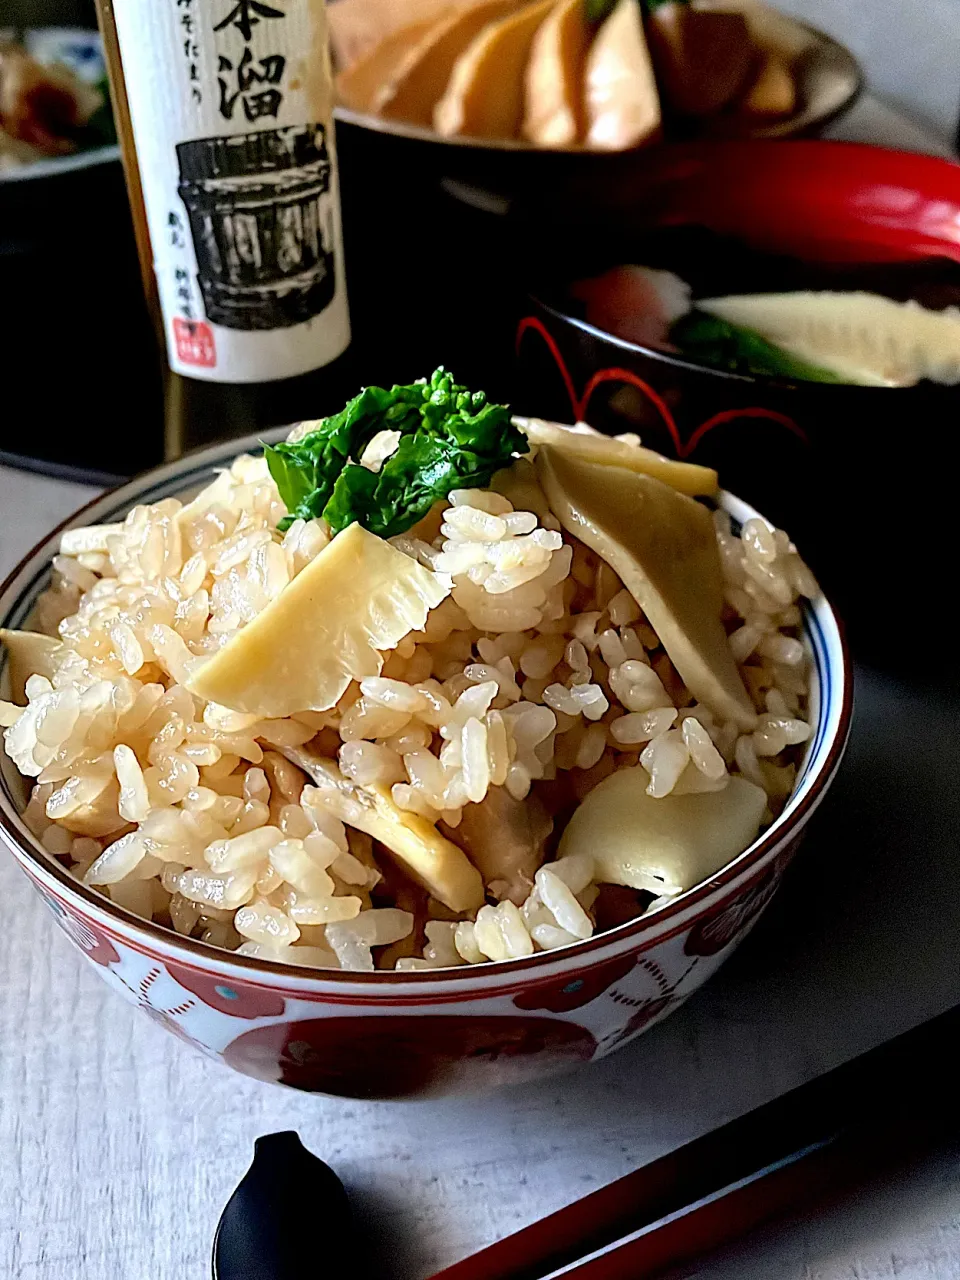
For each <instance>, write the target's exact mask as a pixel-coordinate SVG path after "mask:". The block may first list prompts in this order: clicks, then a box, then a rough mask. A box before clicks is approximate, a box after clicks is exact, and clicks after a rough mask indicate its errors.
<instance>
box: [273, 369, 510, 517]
mask: <svg viewBox="0 0 960 1280" xmlns="http://www.w3.org/2000/svg"><path fill="white" fill-rule="evenodd" d="M384 431H394V432H397V433H398V434H399V437H400V439H399V442H398V444H397V447H396V449H395V451H394V452H393V453H392V454H391V455H390V457H388V458H387V459H386V460H385V461H384V462H383V463H382V465H381V466H380V468H379V470H377V471H374V470H371V469H370V468H369V467H366V466H363V465H361V463H360V459H361V457H362V455H363V451H364V450H365V449H366V447H367V445H368V444H369V443H370V442H371V440H373V438H374V437H375V436H377V435H379V434H380V433H381V432H384ZM527 451H528V445H527V442H526V439H525V437H524V436H523V435H522V434H521V432H520V431H519V430H518V429H517V428H516V427H515V426H514V425H513V423H512V422H511V420H510V411H509V409H508V408H507V407H506V405H498V404H490V403H488V401H487V397H486V395H485V394H484V393H483V392H482V391H476V392H472V391H468V390H467V388H466V387H462V386H458V385H457V384H456V383H455V382H454V380H453V376H452V374H449V373H447V372H446V371H445V370H444V369H442V368H440V369H437V370H436V372H435V373H434V374H433V376H432V377H431V378H430V380H429V381H422V382H415V383H413V384H412V385H411V386H405V387H392V388H391V389H390V390H386V389H385V388H383V387H366V388H365V389H364V390H363V391H361V392H360V394H359V395H358V396H356V397H355V398H354V399H353V400H351V401H350V403H349V404H348V405H347V406H346V408H345V409H343V410H342V411H341V412H340V413H338V414H335V415H334V416H333V417H330V418H325V419H323V420H322V421H321V422H320V423H318V425H317V427H316V428H315V429H314V430H313V431H310V432H309V433H308V434H307V435H305V436H303V437H302V439H300V440H297V441H295V442H293V443H286V444H278V445H275V446H273V447H272V448H271V447H268V448H267V450H266V455H267V463H268V466H269V467H270V474H271V475H272V476H273V478H274V480H275V481H276V484H277V488H278V489H279V490H280V497H281V498H282V499H283V502H284V504H285V505H286V507H287V510H288V511H289V513H290V514H289V516H287V517H286V518H285V519H284V520H282V521H281V523H280V528H281V529H284V528H287V527H289V525H290V524H291V523H292V522H293V520H295V519H298V518H302V519H304V520H311V519H314V518H316V517H318V516H322V517H323V518H324V519H325V520H326V521H327V523H328V524H329V525H330V527H331V529H332V530H333V532H334V533H339V532H340V531H341V530H342V529H345V528H346V527H347V526H348V525H350V524H353V523H355V522H356V523H359V524H361V525H363V527H364V528H365V529H369V530H370V532H371V533H376V534H378V535H379V536H380V537H384V538H389V537H392V536H393V535H395V534H398V533H403V532H404V530H406V529H409V528H410V527H411V526H412V525H414V524H416V522H417V521H418V520H419V519H420V518H421V516H424V515H425V514H426V513H427V512H428V511H429V510H430V508H431V507H432V506H433V504H434V503H435V502H436V501H437V500H438V499H440V498H445V497H446V496H447V494H448V493H450V491H451V490H452V489H463V488H482V487H484V486H486V485H488V484H489V482H490V478H491V476H492V475H493V473H494V472H495V471H498V470H499V469H500V468H501V467H504V466H507V465H508V464H509V462H510V460H511V459H512V458H513V457H514V455H516V454H522V453H526V452H527Z"/></svg>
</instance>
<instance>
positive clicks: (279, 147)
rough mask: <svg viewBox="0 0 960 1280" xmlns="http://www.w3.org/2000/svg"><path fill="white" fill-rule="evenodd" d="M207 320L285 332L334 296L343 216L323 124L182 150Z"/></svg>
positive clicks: (200, 142)
mask: <svg viewBox="0 0 960 1280" xmlns="http://www.w3.org/2000/svg"><path fill="white" fill-rule="evenodd" d="M176 152H177V161H178V164H179V170H180V181H179V187H178V190H179V193H180V198H181V199H182V201H183V203H184V205H185V207H186V210H187V216H188V218H189V222H190V232H191V237H192V239H193V246H194V251H195V254H196V259H197V281H198V283H199V286H200V292H201V294H202V296H203V304H204V309H205V311H206V314H207V319H208V320H210V321H211V322H212V323H214V324H218V325H223V326H224V327H225V328H228V329H244V330H265V329H284V328H289V327H291V326H292V325H297V324H303V323H304V322H305V321H307V320H311V319H313V317H314V316H317V315H319V314H320V313H321V312H322V311H323V310H324V309H325V308H326V307H328V306H329V304H330V302H331V300H332V299H333V297H334V293H335V291H336V272H337V264H336V260H335V245H336V243H337V240H336V235H335V222H334V219H335V217H336V211H335V209H334V207H333V197H332V196H331V193H330V185H331V184H330V168H331V166H330V157H329V155H328V152H327V140H326V128H325V126H324V125H323V124H308V125H291V126H288V127H286V128H280V129H265V130H262V131H256V132H251V133H240V134H232V135H230V136H227V137H213V138H195V139H192V140H191V141H189V142H181V143H179V144H177V147H176Z"/></svg>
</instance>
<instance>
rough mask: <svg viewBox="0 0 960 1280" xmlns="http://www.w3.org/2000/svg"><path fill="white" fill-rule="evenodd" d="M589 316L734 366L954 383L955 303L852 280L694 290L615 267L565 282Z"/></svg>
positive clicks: (888, 381) (765, 372) (611, 328)
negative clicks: (769, 289) (809, 286)
mask: <svg viewBox="0 0 960 1280" xmlns="http://www.w3.org/2000/svg"><path fill="white" fill-rule="evenodd" d="M572 292H573V294H574V296H575V297H577V298H579V299H580V300H581V301H583V302H584V303H585V304H586V318H587V320H588V321H589V322H590V323H591V324H595V325H596V326H597V327H598V328H600V329H604V330H605V331H606V332H608V333H612V334H613V335H614V336H615V337H619V338H624V339H626V340H627V341H629V342H636V343H639V344H640V345H642V346H650V347H656V348H660V349H662V350H665V351H672V352H675V353H679V354H682V355H686V356H690V357H692V358H693V359H695V360H699V361H701V362H702V363H704V364H708V365H712V366H714V367H715V368H718V369H727V370H730V371H731V372H734V373H745V374H752V375H759V376H762V377H777V378H787V379H790V380H793V381H801V382H837V383H850V384H856V385H859V386H876V387H908V386H915V385H916V384H917V383H918V382H921V381H923V380H924V379H926V380H929V381H931V382H940V383H944V384H946V385H948V386H952V385H955V384H957V383H960V307H955V306H948V307H945V308H943V309H942V310H934V309H932V308H930V307H926V306H922V305H921V304H920V303H919V302H917V301H916V300H915V299H912V298H909V299H907V300H905V301H896V300H894V299H893V298H888V297H885V296H882V295H880V294H877V293H868V292H865V291H864V290H862V289H858V290H844V291H839V290H796V291H792V292H776V293H755V294H733V295H730V296H728V297H717V298H711V297H707V298H694V297H693V294H692V291H691V289H690V286H689V285H688V284H686V283H685V282H684V281H683V280H681V279H680V277H679V276H676V275H674V274H673V273H672V272H670V271H662V270H651V269H650V268H648V267H640V266H625V267H615V268H614V269H613V270H612V271H608V272H606V273H605V274H604V275H602V276H598V277H595V278H593V279H590V280H581V281H579V282H578V283H577V284H575V285H574V286H573V288H572Z"/></svg>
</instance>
